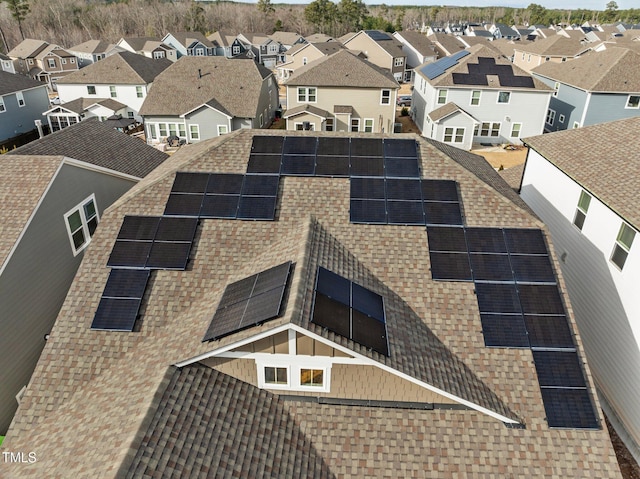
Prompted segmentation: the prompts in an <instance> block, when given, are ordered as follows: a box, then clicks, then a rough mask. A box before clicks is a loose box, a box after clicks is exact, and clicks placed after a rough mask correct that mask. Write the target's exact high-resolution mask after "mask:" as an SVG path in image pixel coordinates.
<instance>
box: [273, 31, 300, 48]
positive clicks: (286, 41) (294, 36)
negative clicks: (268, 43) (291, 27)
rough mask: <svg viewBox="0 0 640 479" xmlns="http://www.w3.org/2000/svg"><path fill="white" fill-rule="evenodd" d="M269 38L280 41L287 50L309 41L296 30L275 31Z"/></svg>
mask: <svg viewBox="0 0 640 479" xmlns="http://www.w3.org/2000/svg"><path fill="white" fill-rule="evenodd" d="M269 38H270V39H271V40H273V41H275V42H278V43H279V44H280V45H282V47H283V48H284V49H285V50H289V49H290V48H292V47H293V46H294V45H300V44H302V43H307V40H305V38H304V37H303V36H302V35H300V34H299V33H295V32H273V33H272V34H271V35H269Z"/></svg>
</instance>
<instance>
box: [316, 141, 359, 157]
mask: <svg viewBox="0 0 640 479" xmlns="http://www.w3.org/2000/svg"><path fill="white" fill-rule="evenodd" d="M350 143H351V141H350V140H349V138H328V137H320V138H318V148H317V150H316V153H317V155H318V156H325V155H326V156H349V150H350Z"/></svg>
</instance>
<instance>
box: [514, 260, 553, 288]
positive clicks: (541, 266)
mask: <svg viewBox="0 0 640 479" xmlns="http://www.w3.org/2000/svg"><path fill="white" fill-rule="evenodd" d="M511 264H512V266H513V272H514V275H515V278H516V281H518V282H532V283H533V282H536V283H540V282H543V283H544V282H547V283H555V281H556V277H555V274H554V273H553V267H552V266H551V261H550V259H549V257H548V256H542V255H536V256H532V255H511Z"/></svg>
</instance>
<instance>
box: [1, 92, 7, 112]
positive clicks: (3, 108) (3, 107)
mask: <svg viewBox="0 0 640 479" xmlns="http://www.w3.org/2000/svg"><path fill="white" fill-rule="evenodd" d="M5 111H7V107H6V106H4V98H2V97H1V96H0V113H4V112H5Z"/></svg>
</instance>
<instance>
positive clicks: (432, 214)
mask: <svg viewBox="0 0 640 479" xmlns="http://www.w3.org/2000/svg"><path fill="white" fill-rule="evenodd" d="M423 206H424V214H425V221H426V223H427V224H428V225H461V226H462V212H461V211H460V204H459V203H438V202H433V201H425V202H424V204H423Z"/></svg>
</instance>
